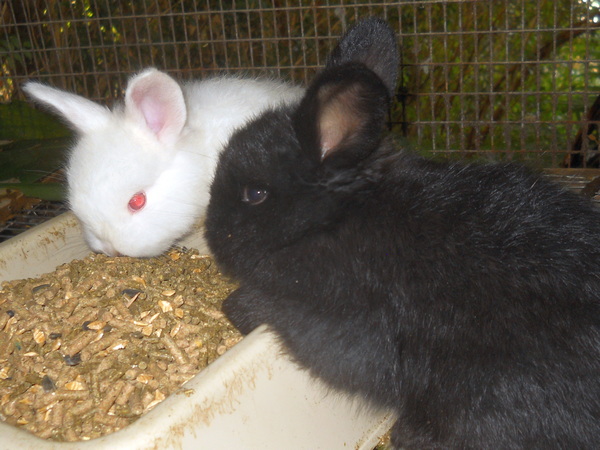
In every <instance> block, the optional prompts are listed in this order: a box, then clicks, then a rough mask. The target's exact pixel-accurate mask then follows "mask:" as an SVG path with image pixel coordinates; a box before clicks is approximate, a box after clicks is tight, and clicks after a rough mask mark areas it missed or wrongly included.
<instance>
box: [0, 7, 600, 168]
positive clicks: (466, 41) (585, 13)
mask: <svg viewBox="0 0 600 450" xmlns="http://www.w3.org/2000/svg"><path fill="white" fill-rule="evenodd" d="M369 15H376V16H380V17H383V18H385V19H387V20H388V21H389V22H390V24H391V25H392V27H393V28H394V29H395V30H396V31H397V32H398V42H399V44H400V46H401V70H400V74H401V76H400V80H399V84H398V91H397V98H396V101H395V104H394V107H393V111H392V115H391V122H392V129H393V132H395V133H397V134H398V135H400V136H402V137H404V138H406V142H408V144H409V145H410V146H412V147H413V148H415V149H416V150H418V151H421V152H424V153H428V154H434V155H444V156H457V157H472V156H482V157H485V158H490V159H496V160H501V159H527V160H529V161H532V162H534V163H535V164H537V165H539V166H540V167H557V166H560V165H566V166H573V167H575V166H577V167H579V166H586V165H598V161H597V160H596V159H595V158H596V156H597V150H598V145H597V144H598V135H597V133H598V131H597V124H598V121H600V100H598V101H597V99H598V98H600V97H599V94H600V77H599V72H600V35H599V34H598V33H597V30H598V27H600V1H598V0H445V1H441V0H420V1H415V0H410V1H407V0H404V1H396V2H390V1H350V0H348V1H343V0H313V1H310V2H306V1H293V0H230V1H226V0H220V1H217V0H204V1H198V0H180V1H166V0H142V1H113V0H84V1H78V0H23V1H20V2H10V1H5V2H0V19H1V22H0V65H1V66H0V99H2V100H3V101H4V102H5V103H6V102H10V101H14V100H23V99H24V97H23V95H22V93H21V91H20V85H21V83H22V82H24V81H25V80H28V79H38V80H42V81H44V82H47V83H48V84H51V85H53V86H56V87H59V88H63V89H68V90H70V91H74V92H77V93H78V94H80V95H84V96H86V97H88V98H91V99H94V100H97V101H99V102H102V103H106V104H111V103H113V102H114V101H115V100H116V99H118V98H119V97H120V96H121V95H122V90H123V88H124V86H125V84H126V81H127V78H128V77H129V76H130V75H131V74H132V73H135V72H136V71H139V70H140V69H142V68H144V67H147V66H155V67H158V68H160V69H162V70H166V71H168V72H169V73H171V74H172V75H174V76H175V77H176V78H179V79H181V80H185V79H190V78H202V77H206V76H211V75H215V74H219V73H223V72H226V73H243V74H246V75H249V76H256V75H268V76H274V77H282V78H286V79H289V80H291V81H293V82H296V83H306V82H307V81H308V80H310V78H311V77H312V76H313V74H314V73H315V72H316V70H318V69H319V68H320V67H322V66H323V64H324V63H325V60H326V57H327V53H328V51H329V50H330V49H331V48H332V47H333V45H334V44H335V42H336V40H337V39H338V38H339V36H340V35H341V34H342V33H343V31H344V29H346V27H348V26H349V25H350V24H352V23H353V22H355V21H356V20H358V19H360V18H361V17H365V16H369ZM0 106H1V105H0ZM22 114H28V111H27V110H24V112H23V113H22ZM0 120H3V124H2V125H3V127H11V126H13V127H14V125H11V124H9V123H8V120H9V119H8V118H7V117H5V116H2V115H0ZM18 120H30V119H27V118H24V117H22V116H21V117H20V118H19V119H18ZM0 139H1V137H0Z"/></svg>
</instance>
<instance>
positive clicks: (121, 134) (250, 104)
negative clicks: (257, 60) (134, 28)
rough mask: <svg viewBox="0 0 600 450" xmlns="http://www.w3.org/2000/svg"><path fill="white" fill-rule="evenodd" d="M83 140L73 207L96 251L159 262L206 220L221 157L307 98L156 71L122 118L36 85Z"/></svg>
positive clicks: (147, 74)
mask: <svg viewBox="0 0 600 450" xmlns="http://www.w3.org/2000/svg"><path fill="white" fill-rule="evenodd" d="M23 89H24V91H25V92H26V93H27V94H28V95H29V96H30V97H32V98H33V99H35V100H37V101H39V102H41V103H42V104H44V105H47V106H51V107H52V108H54V109H55V110H56V111H58V113H59V114H60V115H61V116H62V117H63V118H64V119H66V121H67V122H68V123H69V124H70V125H71V126H72V127H73V128H74V129H75V130H76V132H77V133H78V136H79V138H78V140H77V142H76V143H75V145H74V146H73V148H72V149H71V152H70V156H69V159H68V163H67V183H68V190H67V192H68V202H69V205H70V207H71V209H72V210H73V212H74V213H75V215H76V216H77V217H78V218H79V220H80V222H81V224H82V228H83V232H84V236H85V239H86V241H87V242H88V244H89V245H90V247H91V248H92V249H93V250H95V251H98V252H104V253H106V254H108V255H119V254H120V255H128V256H138V257H144V256H154V255H157V254H160V253H162V252H163V251H165V250H166V249H168V248H169V247H170V246H171V245H172V244H173V243H175V242H176V241H177V240H178V239H179V238H181V237H183V236H184V235H186V234H187V233H189V232H190V231H191V229H192V228H193V226H194V224H195V223H196V222H197V221H198V219H199V218H200V217H201V216H202V215H203V214H204V211H205V209H206V206H207V204H208V199H209V184H210V182H211V180H212V177H213V173H214V170H215V167H216V163H217V159H218V156H219V153H220V152H221V150H222V149H223V147H224V145H225V144H226V143H227V141H228V140H229V137H230V136H231V134H232V133H233V131H234V130H235V129H236V128H238V127H240V126H242V125H244V124H245V122H246V121H247V120H248V119H251V118H253V117H254V116H256V115H258V114H259V113H260V112H261V111H263V110H265V109H267V108H271V107H276V106H278V105H280V104H291V103H293V102H296V101H297V100H299V99H300V97H301V96H302V94H303V91H304V90H303V89H302V88H300V87H297V86H293V85H290V84H286V83H284V82H280V81H274V80H260V79H250V78H237V77H215V78H210V79H206V80H202V81H195V82H190V83H184V84H182V85H180V84H179V83H177V82H176V81H175V80H174V79H173V78H171V77H170V76H169V75H167V74H166V73H164V72H160V71H158V70H156V69H154V68H150V69H146V70H144V71H143V72H141V73H139V74H138V75H136V76H134V77H133V78H131V80H130V81H129V83H128V86H127V89H126V92H125V101H124V105H119V106H117V107H116V108H114V109H113V110H112V111H111V110H109V109H107V108H105V107H103V106H101V105H99V104H97V103H94V102H92V101H90V100H87V99H85V98H83V97H80V96H78V95H75V94H72V93H69V92H65V91H62V90H59V89H55V88H52V87H49V86H46V85H43V84H40V83H36V82H28V83H27V84H25V86H24V87H23Z"/></svg>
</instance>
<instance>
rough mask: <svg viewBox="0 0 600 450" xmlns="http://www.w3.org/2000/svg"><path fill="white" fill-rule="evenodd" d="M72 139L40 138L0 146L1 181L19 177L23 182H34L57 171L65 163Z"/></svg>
mask: <svg viewBox="0 0 600 450" xmlns="http://www.w3.org/2000/svg"><path fill="white" fill-rule="evenodd" d="M70 141H71V140H70V139H68V138H56V139H38V140H27V141H16V142H10V143H9V144H8V145H5V146H2V147H0V181H2V180H10V179H12V178H18V179H19V181H21V183H34V182H36V181H38V180H40V179H41V178H43V177H44V176H46V175H49V174H51V173H53V172H55V171H56V170H58V169H60V168H61V167H62V166H63V165H64V162H65V158H66V153H67V150H68V148H69V143H70Z"/></svg>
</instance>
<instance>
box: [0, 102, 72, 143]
mask: <svg viewBox="0 0 600 450" xmlns="http://www.w3.org/2000/svg"><path fill="white" fill-rule="evenodd" d="M71 134H72V133H71V130H69V128H67V127H66V126H65V125H64V124H63V123H62V122H61V121H60V120H58V119H57V118H56V116H54V115H52V114H49V113H47V112H44V111H40V110H37V109H35V108H34V107H33V106H31V105H30V104H29V103H27V102H22V101H18V100H16V101H13V102H11V103H7V104H2V103H0V140H17V139H44V138H56V137H66V136H70V135H71Z"/></svg>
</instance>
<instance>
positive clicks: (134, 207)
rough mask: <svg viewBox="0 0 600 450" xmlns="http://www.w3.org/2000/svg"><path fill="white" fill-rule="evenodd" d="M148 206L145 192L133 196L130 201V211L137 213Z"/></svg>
mask: <svg viewBox="0 0 600 450" xmlns="http://www.w3.org/2000/svg"><path fill="white" fill-rule="evenodd" d="M145 204H146V194H145V193H144V192H138V193H137V194H133V196H132V197H131V199H129V205H128V206H129V211H131V212H136V211H139V210H140V209H142V208H143V207H144V205H145Z"/></svg>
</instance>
